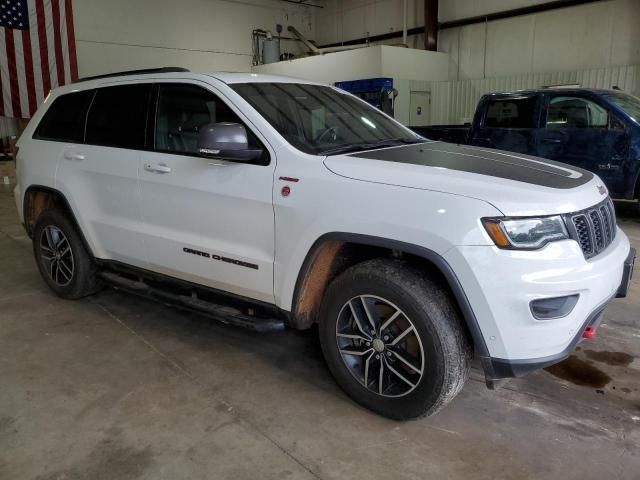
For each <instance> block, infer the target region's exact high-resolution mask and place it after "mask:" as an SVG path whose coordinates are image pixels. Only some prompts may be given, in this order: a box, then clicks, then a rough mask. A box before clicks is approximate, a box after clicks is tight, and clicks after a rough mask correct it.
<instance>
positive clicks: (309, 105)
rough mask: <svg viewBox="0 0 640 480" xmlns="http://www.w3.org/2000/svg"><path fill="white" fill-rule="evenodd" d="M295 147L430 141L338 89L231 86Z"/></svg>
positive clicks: (321, 151)
mask: <svg viewBox="0 0 640 480" xmlns="http://www.w3.org/2000/svg"><path fill="white" fill-rule="evenodd" d="M231 88H233V89H234V90H235V91H236V92H237V93H238V94H240V95H241V96H242V97H243V98H244V99H245V100H246V101H247V102H249V104H251V106H252V107H253V108H255V109H256V110H257V111H258V113H259V114H260V115H262V116H263V117H264V118H265V119H266V120H267V121H268V122H269V123H270V124H271V125H272V126H273V127H274V128H275V129H276V130H277V131H278V133H280V135H282V136H283V137H284V138H285V139H286V140H287V141H288V142H289V143H290V144H291V145H293V146H294V147H296V148H297V149H299V150H301V151H303V152H305V153H309V154H312V155H332V154H337V153H347V152H349V151H357V150H367V149H372V148H380V147H389V146H394V145H402V144H405V143H419V142H424V141H425V140H424V139H423V138H422V137H420V136H418V135H416V134H415V133H413V132H412V131H411V130H409V129H407V128H405V127H403V126H402V125H399V124H397V123H396V122H394V121H392V120H390V119H389V118H387V117H386V116H384V115H383V114H382V113H381V112H379V111H378V110H377V109H375V108H374V107H372V106H370V105H368V104H367V103H365V102H362V101H360V100H358V99H357V98H354V97H353V96H351V95H349V94H347V93H345V92H341V91H340V90H338V89H335V88H332V87H327V86H322V85H307V84H297V83H243V84H235V85H231Z"/></svg>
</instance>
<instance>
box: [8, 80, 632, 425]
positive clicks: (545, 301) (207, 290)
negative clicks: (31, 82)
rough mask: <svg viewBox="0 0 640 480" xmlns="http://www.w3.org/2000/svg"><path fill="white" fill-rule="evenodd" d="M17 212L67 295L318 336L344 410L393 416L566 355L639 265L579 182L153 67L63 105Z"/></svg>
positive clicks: (577, 176) (37, 124) (29, 165)
mask: <svg viewBox="0 0 640 480" xmlns="http://www.w3.org/2000/svg"><path fill="white" fill-rule="evenodd" d="M18 147H19V152H18V163H17V168H18V179H19V181H18V186H17V188H16V190H15V197H16V203H17V206H18V210H19V213H20V216H21V218H22V220H23V223H24V225H25V228H26V230H27V232H28V233H29V235H30V236H31V238H32V239H33V246H34V253H35V257H36V261H37V263H38V266H39V268H40V272H41V274H42V276H43V278H44V280H45V281H46V282H47V284H48V285H49V286H50V287H51V289H52V290H53V291H54V292H55V293H57V294H58V295H60V296H61V297H64V298H79V297H82V296H85V295H88V294H91V293H93V292H95V291H96V290H97V289H98V288H99V286H100V285H102V284H103V283H112V284H116V285H117V286H119V287H121V288H124V289H127V290H130V291H132V292H135V293H138V294H142V295H145V296H151V297H155V298H159V299H162V300H163V301H169V302H173V303H175V304H177V305H179V306H182V307H184V308H189V309H194V310H198V311H200V312H203V313H207V314H209V315H212V316H214V317H216V318H218V319H220V320H222V321H225V322H227V323H232V324H236V325H242V326H246V327H250V328H254V329H256V330H259V331H273V330H278V329H280V328H282V327H283V326H284V325H289V326H291V327H294V328H298V329H306V328H309V327H311V326H312V325H313V324H314V323H317V324H318V325H319V336H320V340H321V344H322V349H323V352H324V355H325V357H326V361H327V363H328V365H329V368H330V370H331V372H332V373H333V375H334V376H335V378H336V381H337V382H338V384H339V385H340V386H341V387H342V388H343V389H344V390H345V391H346V392H347V393H348V394H349V395H350V396H351V397H352V398H353V399H355V400H356V401H357V402H359V403H361V404H362V405H365V406H366V407H368V408H370V409H372V410H374V411H376V412H379V413H381V414H383V415H386V416H389V417H393V418H397V419H405V418H411V417H416V416H420V415H431V414H433V413H435V412H437V411H438V410H439V409H440V408H442V407H443V406H444V405H445V404H446V403H447V402H449V401H450V400H451V399H452V398H453V397H454V396H455V395H456V393H457V392H458V391H459V390H460V389H461V388H462V385H463V384H464V382H465V380H466V379H467V377H468V374H469V368H470V363H471V360H472V358H473V356H474V354H475V356H476V357H478V358H479V359H480V360H481V364H482V367H483V369H484V372H485V376H486V380H487V385H488V386H489V387H493V386H494V385H496V383H497V382H498V381H500V379H503V378H508V377H512V376H519V375H522V374H524V373H526V372H528V371H530V370H533V369H537V368H541V367H544V366H547V365H550V364H553V363H555V362H558V361H560V360H562V359H564V358H566V357H567V356H568V355H569V354H570V353H571V351H572V350H573V349H574V348H575V346H576V344H577V343H578V342H579V341H580V339H581V338H583V337H584V336H586V337H589V336H592V334H593V333H594V331H595V328H596V327H597V325H598V322H599V319H600V317H601V313H602V311H603V309H604V308H605V306H606V304H607V303H608V302H609V301H610V300H611V299H612V298H613V297H615V296H616V294H617V295H618V296H623V295H625V294H626V290H627V284H628V280H629V278H630V276H631V271H632V266H633V260H634V258H635V255H634V251H633V250H631V249H630V248H629V242H628V240H627V237H626V236H625V235H624V233H623V232H622V231H621V230H619V229H618V228H617V227H616V219H615V212H614V209H613V204H612V203H611V201H610V200H609V197H608V195H607V191H606V189H605V188H604V187H603V186H602V183H601V182H600V180H599V179H598V177H596V176H595V175H593V174H592V173H589V172H587V171H584V170H581V169H578V168H574V167H569V166H567V165H563V164H560V163H555V162H549V161H543V160H540V159H538V158H534V157H528V156H524V155H514V154H510V153H505V152H501V151H495V150H486V149H480V148H473V147H465V146H459V145H453V144H446V143H440V142H430V141H428V140H425V139H424V138H422V137H419V136H417V135H416V134H414V133H412V132H411V131H410V130H408V129H407V128H405V127H403V126H402V125H400V124H399V123H397V122H396V121H394V120H393V119H391V118H390V117H388V116H386V115H384V114H383V113H381V112H380V111H378V110H377V109H375V108H373V107H371V106H370V105H369V104H367V103H366V102H365V101H363V100H361V99H359V98H357V97H355V96H353V95H350V94H348V93H346V92H344V91H341V90H339V89H336V88H333V87H331V86H327V85H322V84H316V83H312V82H305V81H301V80H295V79H290V78H281V77H272V76H263V75H255V74H234V73H214V74H208V75H205V74H193V73H189V72H187V71H183V70H180V69H159V70H154V71H147V72H133V73H129V74H126V73H125V74H119V75H114V76H105V77H100V78H97V77H94V78H92V79H87V80H83V81H80V82H78V83H75V84H73V85H69V86H66V87H63V88H60V89H57V90H55V91H53V92H52V93H51V95H50V96H49V97H48V98H47V100H46V101H45V103H44V105H42V107H41V108H40V109H39V110H38V113H37V114H36V115H35V116H34V118H33V119H32V120H31V122H30V123H29V125H28V127H27V129H26V130H25V132H24V133H23V135H22V136H21V138H20V141H19V143H18Z"/></svg>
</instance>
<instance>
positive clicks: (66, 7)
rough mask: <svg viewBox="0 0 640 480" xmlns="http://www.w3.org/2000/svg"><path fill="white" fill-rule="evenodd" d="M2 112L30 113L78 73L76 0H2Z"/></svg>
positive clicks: (8, 115)
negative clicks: (74, 2) (50, 93)
mask: <svg viewBox="0 0 640 480" xmlns="http://www.w3.org/2000/svg"><path fill="white" fill-rule="evenodd" d="M0 10H1V11H2V12H3V14H2V15H1V16H0V116H7V117H22V118H29V117H30V116H32V115H33V114H34V113H35V111H36V110H37V108H38V105H40V103H42V101H43V100H44V98H45V97H46V96H47V95H48V94H49V92H50V91H51V89H52V88H55V87H58V86H62V85H66V84H68V83H70V82H73V81H75V80H77V78H78V59H77V51H76V45H75V42H76V37H75V33H74V29H73V0H0Z"/></svg>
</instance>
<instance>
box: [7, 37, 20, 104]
mask: <svg viewBox="0 0 640 480" xmlns="http://www.w3.org/2000/svg"><path fill="white" fill-rule="evenodd" d="M4 42H5V45H6V49H7V64H8V66H9V91H10V92H11V112H12V113H13V116H14V117H21V116H22V111H21V110H20V88H19V87H18V70H17V68H16V47H15V42H14V40H13V30H12V29H9V28H5V29H4Z"/></svg>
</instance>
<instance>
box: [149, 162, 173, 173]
mask: <svg viewBox="0 0 640 480" xmlns="http://www.w3.org/2000/svg"><path fill="white" fill-rule="evenodd" d="M144 169H145V170H146V171H147V172H153V173H171V167H168V166H167V165H166V164H164V163H158V164H157V165H151V164H150V163H145V164H144Z"/></svg>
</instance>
